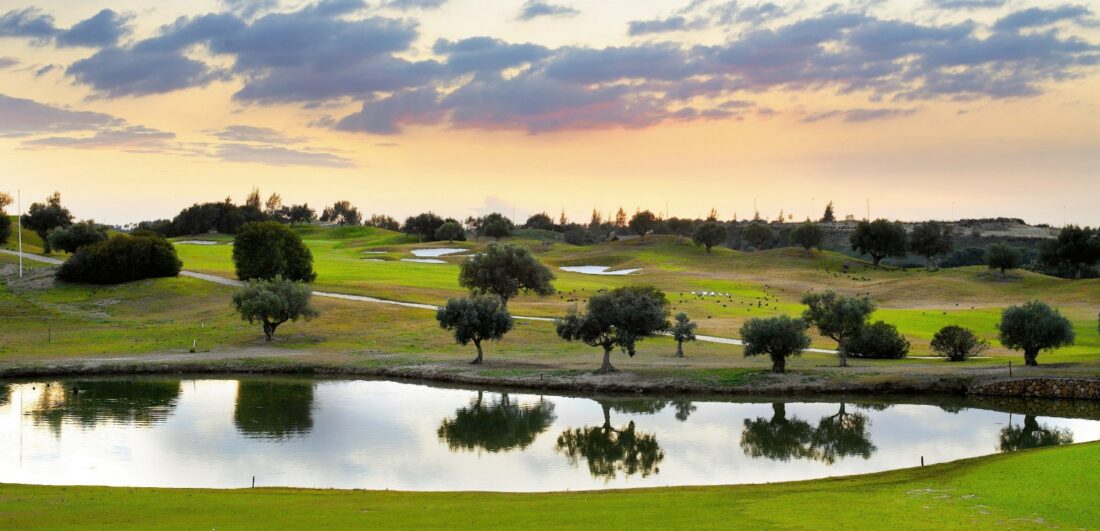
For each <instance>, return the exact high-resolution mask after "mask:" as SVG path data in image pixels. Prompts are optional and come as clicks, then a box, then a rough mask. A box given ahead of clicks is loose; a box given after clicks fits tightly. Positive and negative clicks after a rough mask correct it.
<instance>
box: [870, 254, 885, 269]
mask: <svg viewBox="0 0 1100 531" xmlns="http://www.w3.org/2000/svg"><path fill="white" fill-rule="evenodd" d="M882 258H883V257H881V256H875V255H871V263H872V264H874V266H875V267H878V263H879V262H881V261H882Z"/></svg>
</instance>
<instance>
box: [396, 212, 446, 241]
mask: <svg viewBox="0 0 1100 531" xmlns="http://www.w3.org/2000/svg"><path fill="white" fill-rule="evenodd" d="M443 223H444V222H443V218H441V217H439V216H437V215H435V214H434V213H432V212H424V213H422V214H417V215H415V216H409V217H408V218H406V219H405V224H404V225H402V226H401V232H404V233H405V234H408V235H411V236H416V239H417V240H419V241H421V242H426V241H432V238H434V237H435V231H437V230H439V227H442V226H443Z"/></svg>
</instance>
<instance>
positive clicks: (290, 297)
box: [233, 277, 319, 341]
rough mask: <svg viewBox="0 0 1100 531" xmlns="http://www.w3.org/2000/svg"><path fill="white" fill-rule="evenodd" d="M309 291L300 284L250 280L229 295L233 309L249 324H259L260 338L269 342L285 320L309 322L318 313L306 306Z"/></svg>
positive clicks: (284, 281)
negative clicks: (262, 330)
mask: <svg viewBox="0 0 1100 531" xmlns="http://www.w3.org/2000/svg"><path fill="white" fill-rule="evenodd" d="M311 295H312V292H311V291H310V289H309V286H308V285H306V284H305V283H303V282H294V281H291V280H287V279H284V278H283V277H275V278H274V279H270V280H264V279H252V280H249V281H248V284H246V285H245V286H244V287H243V288H241V289H240V291H238V292H237V293H236V294H234V295H233V307H234V308H236V309H237V312H238V313H240V314H241V319H244V320H246V321H248V322H249V324H251V323H254V322H256V321H259V322H260V323H261V324H262V325H263V327H264V338H265V339H266V340H267V341H271V338H272V337H274V336H275V329H276V328H278V327H279V325H281V324H283V323H285V322H287V321H297V320H298V319H305V320H307V321H308V320H310V319H313V318H314V317H317V316H318V315H319V314H318V313H317V310H314V309H313V307H312V306H310V305H309V299H310V296H311Z"/></svg>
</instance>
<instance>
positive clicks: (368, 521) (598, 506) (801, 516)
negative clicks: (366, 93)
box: [0, 443, 1100, 529]
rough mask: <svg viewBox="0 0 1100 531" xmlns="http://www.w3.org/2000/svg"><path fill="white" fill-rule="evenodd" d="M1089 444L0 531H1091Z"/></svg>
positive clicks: (35, 524) (47, 496)
mask: <svg viewBox="0 0 1100 531" xmlns="http://www.w3.org/2000/svg"><path fill="white" fill-rule="evenodd" d="M1097 467H1100V444H1098V443H1091V444H1082V445H1073V446H1065V447H1058V448H1048V449H1042V450H1032V451H1026V452H1020V453H1016V454H1001V455H995V456H990V457H982V458H977V459H968V460H963V461H956V462H953V463H948V464H943V465H935V466H929V467H923V468H913V469H907V470H898V471H892V472H885V473H880V474H872V475H864V476H854V477H847V478H840V479H825V480H815V481H805V482H796V483H778V484H769V485H744V486H728V487H677V488H658V489H641V490H614V491H602V492H563V493H551V494H503V493H481V492H463V493H432V492H428V493H415V492H389V491H323V490H299V489H242V490H208V489H193V490H183V489H138V488H108V487H43V486H26V485H2V486H0V527H4V528H45V529H66V528H110V529H120V528H189V529H200V528H201V529H261V528H262V529H266V528H271V527H278V528H280V529H288V528H313V529H317V528H328V529H346V528H387V529H389V528H403V529H410V528H411V529H425V528H447V529H459V528H464V529H465V528H480V529H491V528H507V529H521V528H522V529H526V528H540V529H542V528H548V527H554V528H573V529H594V528H622V527H629V528H632V529H633V528H637V529H657V528H660V529H684V528H693V529H694V528H711V529H712V528H715V527H721V528H736V529H840V528H846V529H851V528H856V529H864V528H889V529H1038V528H1052V527H1053V528H1071V529H1085V528H1090V527H1092V526H1094V525H1095V524H1096V522H1097V521H1100V505H1098V504H1097V503H1096V492H1098V490H1100V476H1098V475H1096V474H1091V473H1082V471H1089V470H1096V469H1097Z"/></svg>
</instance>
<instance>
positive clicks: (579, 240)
mask: <svg viewBox="0 0 1100 531" xmlns="http://www.w3.org/2000/svg"><path fill="white" fill-rule="evenodd" d="M563 239H564V240H565V243H568V244H569V245H584V244H585V243H586V241H585V232H584V229H583V228H579V227H577V228H572V229H569V230H567V231H565V235H564V236H563Z"/></svg>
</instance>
